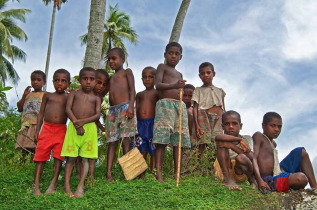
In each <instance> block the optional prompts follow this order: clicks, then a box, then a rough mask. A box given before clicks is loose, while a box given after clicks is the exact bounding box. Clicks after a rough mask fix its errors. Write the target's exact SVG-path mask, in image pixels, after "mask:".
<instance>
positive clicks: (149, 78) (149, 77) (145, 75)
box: [142, 69, 155, 89]
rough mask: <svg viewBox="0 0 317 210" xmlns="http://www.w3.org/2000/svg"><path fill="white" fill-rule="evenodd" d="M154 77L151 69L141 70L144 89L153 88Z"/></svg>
mask: <svg viewBox="0 0 317 210" xmlns="http://www.w3.org/2000/svg"><path fill="white" fill-rule="evenodd" d="M154 78H155V74H154V72H153V71H151V70H149V69H146V70H144V71H143V72H142V82H143V85H144V86H145V87H146V89H153V88H154Z"/></svg>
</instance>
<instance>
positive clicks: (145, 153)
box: [140, 152, 147, 179]
mask: <svg viewBox="0 0 317 210" xmlns="http://www.w3.org/2000/svg"><path fill="white" fill-rule="evenodd" d="M142 155H143V158H144V160H145V161H146V156H147V152H143V153H142ZM140 179H145V171H144V172H143V173H142V174H141V175H140Z"/></svg>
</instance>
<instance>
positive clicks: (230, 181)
mask: <svg viewBox="0 0 317 210" xmlns="http://www.w3.org/2000/svg"><path fill="white" fill-rule="evenodd" d="M222 128H223V130H224V133H225V134H220V135H217V136H216V142H217V160H216V162H215V165H220V168H221V171H218V170H216V175H217V174H219V175H218V176H219V177H221V178H222V175H223V179H224V185H225V186H226V187H227V188H228V189H229V190H242V188H241V187H240V186H239V185H237V184H236V181H238V182H245V181H246V179H247V178H248V180H249V183H250V185H251V186H252V187H253V188H256V186H257V185H256V181H255V178H254V175H253V165H252V156H253V153H252V150H253V141H252V138H251V136H248V135H240V130H241V128H242V123H241V117H240V114H239V113H238V112H236V111H227V112H225V113H224V114H223V115H222ZM215 168H216V169H217V167H215ZM218 168H219V167H218ZM217 172H218V173H217ZM221 172H222V173H221Z"/></svg>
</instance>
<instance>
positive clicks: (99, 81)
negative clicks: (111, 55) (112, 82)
mask: <svg viewBox="0 0 317 210" xmlns="http://www.w3.org/2000/svg"><path fill="white" fill-rule="evenodd" d="M107 82H108V78H107V77H106V76H105V75H103V74H99V75H98V77H96V86H95V87H94V91H95V92H96V93H101V92H102V91H103V90H104V89H105V87H106V85H107Z"/></svg>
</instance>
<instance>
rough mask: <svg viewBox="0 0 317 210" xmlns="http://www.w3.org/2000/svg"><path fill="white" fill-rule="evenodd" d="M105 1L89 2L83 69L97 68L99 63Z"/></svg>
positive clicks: (94, 0) (93, 0)
mask: <svg viewBox="0 0 317 210" xmlns="http://www.w3.org/2000/svg"><path fill="white" fill-rule="evenodd" d="M105 11H106V0H91V4H90V18H89V25H88V35H87V47H86V52H85V60H84V67H88V66H89V67H92V68H95V69H96V68H98V67H99V63H100V61H101V51H102V41H103V30H104V20H105Z"/></svg>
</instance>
